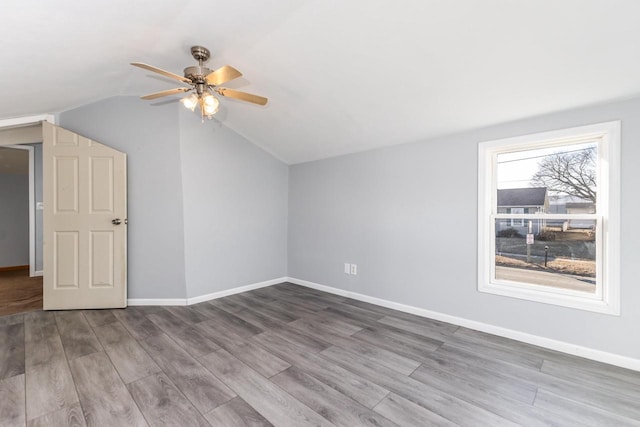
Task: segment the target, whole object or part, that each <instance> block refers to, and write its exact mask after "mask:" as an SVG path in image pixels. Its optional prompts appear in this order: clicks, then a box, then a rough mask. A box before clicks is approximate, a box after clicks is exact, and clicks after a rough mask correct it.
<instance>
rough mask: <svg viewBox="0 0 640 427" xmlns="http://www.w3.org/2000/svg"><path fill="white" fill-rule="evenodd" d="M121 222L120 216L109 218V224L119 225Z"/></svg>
mask: <svg viewBox="0 0 640 427" xmlns="http://www.w3.org/2000/svg"><path fill="white" fill-rule="evenodd" d="M121 223H122V220H121V219H120V218H116V219H112V220H111V224H113V225H120V224H121Z"/></svg>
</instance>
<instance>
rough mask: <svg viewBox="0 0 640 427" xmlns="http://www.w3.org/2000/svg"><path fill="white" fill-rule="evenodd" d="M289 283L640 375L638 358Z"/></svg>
mask: <svg viewBox="0 0 640 427" xmlns="http://www.w3.org/2000/svg"><path fill="white" fill-rule="evenodd" d="M285 279H286V280H283V281H287V282H291V283H294V284H296V285H300V286H306V287H308V288H312V289H317V290H319V291H324V292H329V293H332V294H336V295H340V296H344V297H347V298H353V299H356V300H359V301H364V302H368V303H371V304H375V305H379V306H382V307H387V308H391V309H394V310H398V311H403V312H405V313H411V314H415V315H417V316H421V317H427V318H429V319H434V320H440V321H443V322H447V323H452V324H454V325H458V326H463V327H465V328H469V329H475V330H477V331H481V332H486V333H489V334H493V335H498V336H501V337H505V338H510V339H513V340H517V341H522V342H525V343H528V344H533V345H537V346H539V347H544V348H548V349H551V350H556V351H561V352H563V353H567V354H571V355H574V356H580V357H584V358H586V359H591V360H595V361H598V362H603V363H608V364H610V365H615V366H620V367H622V368H627V369H633V370H634V371H640V359H634V358H631V357H627V356H622V355H619V354H614V353H608V352H606V351H602V350H596V349H593V348H589V347H583V346H580V345H576V344H571V343H568V342H565V341H558V340H554V339H551V338H545V337H541V336H538V335H532V334H528V333H525V332H520V331H515V330H513V329H508V328H503V327H501V326H495V325H490V324H488V323H482V322H478V321H475V320H469V319H465V318H462V317H457V316H451V315H449V314H444V313H439V312H437V311H431V310H426V309H423V308H418V307H413V306H410V305H405V304H400V303H397V302H393V301H388V300H385V299H381V298H375V297H371V296H368V295H363V294H358V293H355V292H350V291H346V290H344V289H338V288H333V287H331V286H326V285H321V284H319V283H314V282H309V281H306V280H301V279H296V278H293V277H287V278H285Z"/></svg>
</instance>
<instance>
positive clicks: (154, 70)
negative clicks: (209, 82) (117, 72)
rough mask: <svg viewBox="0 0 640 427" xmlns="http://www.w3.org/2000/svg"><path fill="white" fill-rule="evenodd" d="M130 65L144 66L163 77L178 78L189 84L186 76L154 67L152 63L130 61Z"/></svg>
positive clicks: (189, 81)
mask: <svg viewBox="0 0 640 427" xmlns="http://www.w3.org/2000/svg"><path fill="white" fill-rule="evenodd" d="M131 65H133V66H135V67H140V68H144V69H145V70H149V71H153V72H154V73H158V74H162V75H163V76H165V77H169V78H172V79H174V80H178V81H179V82H182V83H187V84H191V80H189V79H188V78H186V77H182V76H179V75H177V74H173V73H171V72H169V71H165V70H162V69H160V68H157V67H154V66H153V65H148V64H143V63H142V62H132V63H131Z"/></svg>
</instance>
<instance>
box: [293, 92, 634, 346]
mask: <svg viewBox="0 0 640 427" xmlns="http://www.w3.org/2000/svg"><path fill="white" fill-rule="evenodd" d="M618 119H620V120H622V166H621V168H622V170H621V180H622V184H621V199H622V200H621V209H622V211H621V229H622V230H621V231H622V241H621V254H622V256H621V294H622V301H621V313H622V314H621V316H608V315H602V314H597V313H591V312H586V311H580V310H574V309H569V308H564V307H558V306H553V305H546V304H541V303H534V302H529V301H524V300H518V299H514V298H508V297H502V296H497V295H490V294H484V293H479V292H478V291H477V290H476V282H477V249H476V247H477V246H476V245H477V151H478V142H480V141H485V140H492V139H498V138H506V137H511V136H518V135H523V134H529V133H535V132H542V131H548V130H554V129H561V128H567V127H572V126H580V125H587V124H592V123H598V122H604V121H610V120H618ZM638 162H640V99H634V100H630V101H626V102H620V103H616V104H610V105H602V106H597V107H593V108H586V109H580V110H574V111H568V112H563V113H559V114H552V115H548V116H543V117H537V118H531V119H528V120H523V121H519V122H514V123H509V124H504V125H500V126H494V127H490V128H485V129H481V130H478V131H475V132H470V133H465V134H460V135H455V136H450V137H446V138H439V139H434V140H429V141H424V142H420V143H415V144H407V145H402V146H397V147H392V148H386V149H380V150H375V151H369V152H365V153H360V154H353V155H348V156H343V157H338V158H333V159H327V160H322V161H317V162H311V163H306V164H299V165H295V166H292V167H291V168H290V176H289V227H288V229H289V231H288V269H289V270H288V271H289V276H291V277H295V278H298V279H303V280H308V281H312V282H316V283H320V284H324V285H328V286H333V287H337V288H340V289H344V290H349V291H354V292H358V293H362V294H365V295H369V296H373V297H378V298H383V299H386V300H390V301H394V302H398V303H402V304H408V305H412V306H416V307H420V308H424V309H428V310H433V311H437V312H441V313H445V314H449V315H453V316H459V317H462V318H466V319H470V320H475V321H479V322H484V323H487V324H491V325H496V326H500V327H504V328H509V329H514V330H517V331H522V332H525V333H530V334H534V335H538V336H542V337H548V338H551V339H557V340H561V341H565V342H569V343H574V344H577V345H582V346H586V347H591V348H594V349H599V350H603V351H607V352H611V353H616V354H620V355H625V356H629V357H633V358H640V340H639V339H638V336H639V335H638V334H639V329H638V325H640V309H638V307H640V286H638V285H637V283H638V281H637V278H636V276H637V267H638V265H640V249H638V241H640V227H638V226H637V217H638V212H640V197H638V196H637V191H638V190H637V186H638V183H639V182H640V169H639V168H638V167H637V164H638ZM345 262H350V263H356V264H358V269H359V271H358V275H357V276H348V275H345V274H344V273H343V263H345Z"/></svg>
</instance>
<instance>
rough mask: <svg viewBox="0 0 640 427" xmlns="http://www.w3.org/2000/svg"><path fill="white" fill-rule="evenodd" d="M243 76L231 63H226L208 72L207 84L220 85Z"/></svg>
mask: <svg viewBox="0 0 640 427" xmlns="http://www.w3.org/2000/svg"><path fill="white" fill-rule="evenodd" d="M240 76H242V73H241V72H240V71H238V70H236V69H235V68H233V67H232V66H231V65H225V66H223V67H220V68H218V69H217V70H215V71H212V72H210V73H209V74H207V77H206V79H207V84H210V85H213V86H218V85H221V84H222V83H226V82H228V81H231V80H233V79H237V78H238V77H240Z"/></svg>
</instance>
